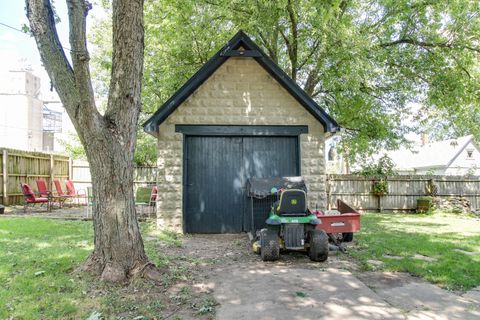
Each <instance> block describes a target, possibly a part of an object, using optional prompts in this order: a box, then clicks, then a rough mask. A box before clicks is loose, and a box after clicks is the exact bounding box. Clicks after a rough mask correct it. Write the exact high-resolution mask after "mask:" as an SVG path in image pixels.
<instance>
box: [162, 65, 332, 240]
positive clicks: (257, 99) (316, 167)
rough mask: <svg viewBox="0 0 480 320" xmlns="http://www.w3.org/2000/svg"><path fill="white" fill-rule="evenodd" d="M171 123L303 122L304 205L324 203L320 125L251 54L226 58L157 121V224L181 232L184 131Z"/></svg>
mask: <svg viewBox="0 0 480 320" xmlns="http://www.w3.org/2000/svg"><path fill="white" fill-rule="evenodd" d="M176 124H191V125H192V124H193V125H200V124H203V125H308V130H309V133H308V134H302V135H301V136H300V153H301V174H302V176H303V177H304V178H305V180H306V183H307V187H308V190H309V193H308V197H309V206H310V207H311V208H315V206H317V205H318V208H319V209H321V208H325V207H326V193H325V160H324V137H325V134H324V129H323V126H322V124H321V123H320V122H318V121H317V120H316V119H315V118H314V117H313V116H312V115H311V114H310V113H309V112H308V111H307V110H306V109H305V108H304V107H303V106H302V105H301V104H300V103H298V102H297V100H295V99H294V98H293V97H292V96H291V95H290V94H289V93H288V92H287V91H286V90H285V89H284V88H283V87H282V86H281V85H280V84H279V83H277V81H276V80H275V79H274V78H272V77H271V76H270V74H268V72H267V71H265V70H264V69H263V68H262V67H261V66H260V65H259V64H258V63H257V62H256V61H255V60H254V59H253V58H230V59H228V60H227V61H226V62H225V63H224V64H223V65H222V66H221V67H220V68H219V69H218V70H217V71H216V72H215V73H214V74H213V75H212V76H211V77H210V78H209V79H208V80H207V81H206V82H205V83H203V84H202V85H201V86H200V87H199V88H198V89H197V90H196V91H195V92H194V93H193V94H192V95H191V96H190V97H189V98H188V99H187V100H185V101H184V102H183V103H182V105H180V106H179V107H178V108H177V109H176V110H175V111H174V112H173V113H172V114H171V115H170V116H169V117H168V118H167V119H166V120H165V121H164V122H163V123H162V124H161V125H160V128H159V129H160V130H159V132H160V133H159V138H158V156H159V157H158V169H159V172H158V177H159V181H158V185H159V190H160V192H159V198H158V201H157V218H158V224H159V225H160V226H162V227H167V228H173V229H176V230H179V231H181V230H182V196H183V190H182V173H183V168H182V165H183V135H182V134H181V133H175V125H176Z"/></svg>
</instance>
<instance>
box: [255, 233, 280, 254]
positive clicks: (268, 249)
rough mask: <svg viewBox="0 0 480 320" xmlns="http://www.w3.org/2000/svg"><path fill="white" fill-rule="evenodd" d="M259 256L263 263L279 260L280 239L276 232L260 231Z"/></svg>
mask: <svg viewBox="0 0 480 320" xmlns="http://www.w3.org/2000/svg"><path fill="white" fill-rule="evenodd" d="M260 247H261V248H260V255H261V257H262V260H263V261H275V260H278V259H279V258H280V239H279V237H278V234H277V232H276V231H271V230H268V229H262V230H261V231H260Z"/></svg>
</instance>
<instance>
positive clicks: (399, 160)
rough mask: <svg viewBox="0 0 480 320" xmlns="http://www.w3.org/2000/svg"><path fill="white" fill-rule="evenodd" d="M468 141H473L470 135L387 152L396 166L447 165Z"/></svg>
mask: <svg viewBox="0 0 480 320" xmlns="http://www.w3.org/2000/svg"><path fill="white" fill-rule="evenodd" d="M470 142H473V136H472V135H469V136H464V137H460V138H457V139H449V140H444V141H437V142H431V143H427V144H426V145H424V146H419V147H416V148H414V149H412V150H408V149H400V150H397V151H392V152H389V153H387V154H388V156H389V157H390V158H391V159H392V160H393V162H395V164H396V165H397V168H433V167H437V168H438V167H449V166H450V165H451V164H452V163H453V161H454V160H455V159H456V158H457V157H458V155H459V154H460V153H461V152H462V151H463V150H464V149H465V148H466V146H467V145H468V144H469V143H470Z"/></svg>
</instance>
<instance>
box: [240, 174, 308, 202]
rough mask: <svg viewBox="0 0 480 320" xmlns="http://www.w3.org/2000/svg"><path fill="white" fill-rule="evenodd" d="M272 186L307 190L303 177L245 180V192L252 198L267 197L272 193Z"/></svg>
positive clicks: (278, 188)
mask: <svg viewBox="0 0 480 320" xmlns="http://www.w3.org/2000/svg"><path fill="white" fill-rule="evenodd" d="M272 188H276V189H277V190H280V189H299V190H303V191H305V192H307V187H306V185H305V181H304V180H303V177H271V178H250V179H248V181H247V194H248V196H249V197H252V198H257V199H263V198H265V197H268V196H270V195H271V194H272V191H271V190H272Z"/></svg>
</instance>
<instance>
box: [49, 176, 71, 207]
mask: <svg viewBox="0 0 480 320" xmlns="http://www.w3.org/2000/svg"><path fill="white" fill-rule="evenodd" d="M53 184H54V185H55V189H56V190H57V197H59V198H61V199H62V202H63V203H64V202H65V201H66V200H68V199H72V196H70V195H68V194H66V193H64V192H63V190H62V185H61V184H60V180H58V179H55V180H53Z"/></svg>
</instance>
